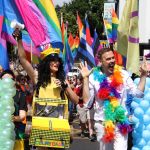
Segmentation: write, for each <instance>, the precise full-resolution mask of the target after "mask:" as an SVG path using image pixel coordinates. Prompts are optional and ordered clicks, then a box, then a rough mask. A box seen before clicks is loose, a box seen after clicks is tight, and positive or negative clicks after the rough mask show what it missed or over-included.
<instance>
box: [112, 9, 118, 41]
mask: <svg viewBox="0 0 150 150" xmlns="http://www.w3.org/2000/svg"><path fill="white" fill-rule="evenodd" d="M118 25H119V20H118V17H117V15H116V12H115V10H114V9H113V8H112V39H113V42H114V43H115V42H116V40H117V29H118Z"/></svg>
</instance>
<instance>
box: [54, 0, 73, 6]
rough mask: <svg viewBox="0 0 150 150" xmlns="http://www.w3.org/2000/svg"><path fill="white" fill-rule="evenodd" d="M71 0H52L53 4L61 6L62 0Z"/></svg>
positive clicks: (64, 0)
mask: <svg viewBox="0 0 150 150" xmlns="http://www.w3.org/2000/svg"><path fill="white" fill-rule="evenodd" d="M70 1H71V0H53V3H54V5H57V4H58V5H59V6H62V5H63V3H64V2H66V3H67V2H70Z"/></svg>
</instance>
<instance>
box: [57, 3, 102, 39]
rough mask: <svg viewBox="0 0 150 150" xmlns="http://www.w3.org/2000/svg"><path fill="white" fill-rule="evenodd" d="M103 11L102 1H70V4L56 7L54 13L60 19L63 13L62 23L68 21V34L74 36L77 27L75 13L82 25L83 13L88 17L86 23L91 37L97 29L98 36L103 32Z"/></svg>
mask: <svg viewBox="0 0 150 150" xmlns="http://www.w3.org/2000/svg"><path fill="white" fill-rule="evenodd" d="M103 9H104V0H72V1H71V2H70V3H68V4H67V3H65V4H64V5H63V6H62V7H60V6H58V5H57V6H56V12H57V14H58V17H59V19H60V16H61V13H63V20H64V22H66V21H68V23H69V24H68V33H69V32H71V33H72V34H73V35H74V36H75V35H76V33H77V30H78V26H77V23H76V16H77V15H76V14H77V11H78V13H79V16H80V17H81V19H82V21H83V23H84V17H85V13H87V15H88V21H89V25H90V29H91V35H93V32H94V29H95V28H96V29H97V32H98V35H99V36H100V35H101V34H102V32H103V18H102V13H103Z"/></svg>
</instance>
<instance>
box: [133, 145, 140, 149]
mask: <svg viewBox="0 0 150 150" xmlns="http://www.w3.org/2000/svg"><path fill="white" fill-rule="evenodd" d="M132 150H140V149H139V148H138V147H135V146H133V147H132Z"/></svg>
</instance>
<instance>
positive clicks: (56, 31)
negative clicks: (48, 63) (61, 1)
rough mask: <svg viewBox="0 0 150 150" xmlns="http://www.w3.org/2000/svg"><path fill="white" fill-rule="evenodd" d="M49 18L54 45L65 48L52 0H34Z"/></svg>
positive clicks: (48, 24)
mask: <svg viewBox="0 0 150 150" xmlns="http://www.w3.org/2000/svg"><path fill="white" fill-rule="evenodd" d="M33 2H34V3H35V4H36V6H37V7H38V8H39V10H40V11H41V13H42V14H43V16H44V17H45V18H46V20H47V25H46V27H47V29H48V35H49V37H50V43H51V44H52V46H53V47H59V48H60V49H61V50H62V49H63V43H62V37H61V28H60V23H59V20H58V17H57V14H56V11H55V7H54V4H53V2H52V0H33Z"/></svg>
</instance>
